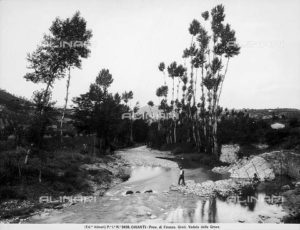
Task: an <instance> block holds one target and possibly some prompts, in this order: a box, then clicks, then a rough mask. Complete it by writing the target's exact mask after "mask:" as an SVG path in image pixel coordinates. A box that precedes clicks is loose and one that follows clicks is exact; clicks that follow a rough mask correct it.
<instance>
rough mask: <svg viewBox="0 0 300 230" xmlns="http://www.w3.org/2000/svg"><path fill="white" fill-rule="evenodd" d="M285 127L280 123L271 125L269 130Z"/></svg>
mask: <svg viewBox="0 0 300 230" xmlns="http://www.w3.org/2000/svg"><path fill="white" fill-rule="evenodd" d="M284 127H285V125H284V124H281V123H278V122H277V123H273V124H272V125H271V128H272V129H283V128H284Z"/></svg>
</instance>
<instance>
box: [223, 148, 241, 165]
mask: <svg viewBox="0 0 300 230" xmlns="http://www.w3.org/2000/svg"><path fill="white" fill-rule="evenodd" d="M239 151H240V146H239V145H222V147H221V155H220V161H222V162H225V163H234V162H236V161H237V159H238V157H237V153H238V152H239Z"/></svg>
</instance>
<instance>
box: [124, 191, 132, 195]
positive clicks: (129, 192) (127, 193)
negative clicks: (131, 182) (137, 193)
mask: <svg viewBox="0 0 300 230" xmlns="http://www.w3.org/2000/svg"><path fill="white" fill-rule="evenodd" d="M133 193H134V192H133V191H127V192H126V193H125V194H126V195H131V194H133Z"/></svg>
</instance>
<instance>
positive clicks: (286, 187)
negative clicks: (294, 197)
mask: <svg viewBox="0 0 300 230" xmlns="http://www.w3.org/2000/svg"><path fill="white" fill-rule="evenodd" d="M290 189H291V187H290V186H289V185H288V184H287V185H283V186H282V187H281V190H283V191H286V190H290Z"/></svg>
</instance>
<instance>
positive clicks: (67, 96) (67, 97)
mask: <svg viewBox="0 0 300 230" xmlns="http://www.w3.org/2000/svg"><path fill="white" fill-rule="evenodd" d="M68 71H69V75H68V79H67V92H66V97H65V105H64V108H63V112H62V116H61V120H60V142H61V143H62V142H63V123H64V119H65V113H66V109H67V105H68V99H69V88H70V80H71V67H69V69H68Z"/></svg>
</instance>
